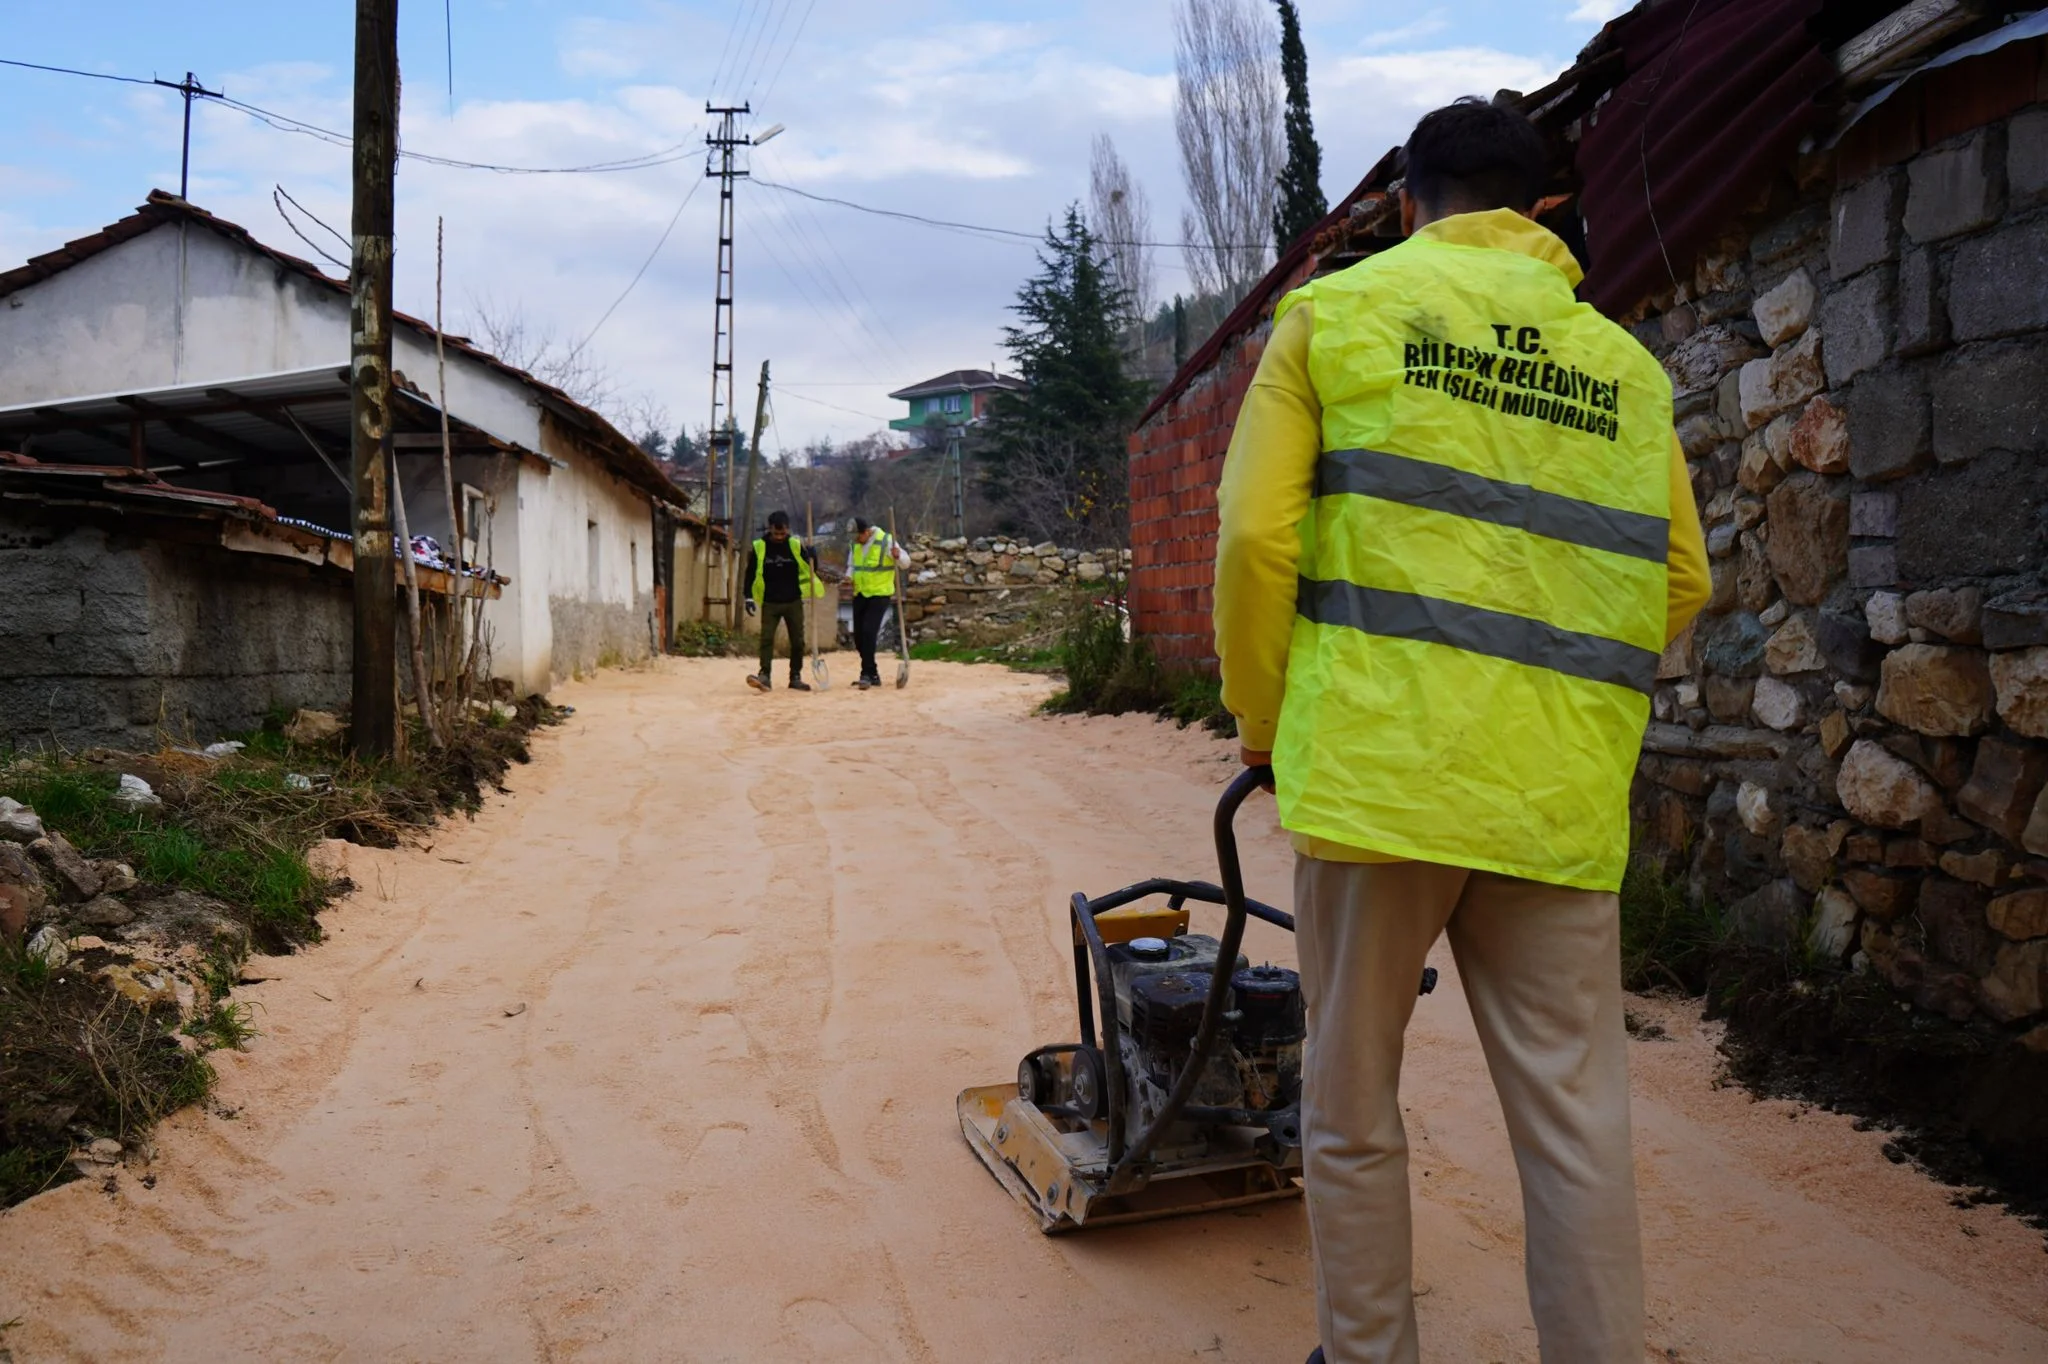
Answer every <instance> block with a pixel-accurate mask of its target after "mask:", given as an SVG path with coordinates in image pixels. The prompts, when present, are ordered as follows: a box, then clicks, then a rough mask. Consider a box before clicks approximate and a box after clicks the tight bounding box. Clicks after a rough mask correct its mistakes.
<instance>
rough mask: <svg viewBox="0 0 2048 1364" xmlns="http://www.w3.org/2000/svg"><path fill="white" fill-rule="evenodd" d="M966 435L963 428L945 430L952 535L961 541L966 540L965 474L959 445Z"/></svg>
mask: <svg viewBox="0 0 2048 1364" xmlns="http://www.w3.org/2000/svg"><path fill="white" fill-rule="evenodd" d="M966 435H967V428H966V427H964V426H949V427H947V428H946V445H947V447H948V448H947V450H946V455H947V457H948V458H949V459H951V460H952V461H953V534H955V535H957V536H959V537H960V538H961V539H962V540H965V539H966V538H967V474H966V471H965V470H964V469H963V468H962V464H961V450H960V447H961V444H962V441H963V438H964V437H965V436H966Z"/></svg>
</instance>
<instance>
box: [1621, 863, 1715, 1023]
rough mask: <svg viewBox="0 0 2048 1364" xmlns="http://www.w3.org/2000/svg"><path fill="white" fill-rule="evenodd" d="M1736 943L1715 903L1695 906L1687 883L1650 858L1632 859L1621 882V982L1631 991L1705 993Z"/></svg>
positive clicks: (1700, 902) (1699, 902)
mask: <svg viewBox="0 0 2048 1364" xmlns="http://www.w3.org/2000/svg"><path fill="white" fill-rule="evenodd" d="M1731 938H1732V931H1731V929H1730V926H1729V924H1728V921H1727V916H1726V915H1724V914H1723V913H1722V912H1721V909H1720V907H1719V906H1717V905H1716V904H1714V902H1713V901H1712V900H1708V899H1701V900H1698V901H1695V900H1694V899H1693V897H1692V896H1691V895H1690V894H1689V893H1688V891H1687V888H1686V885H1685V882H1684V881H1683V880H1682V879H1680V878H1677V877H1673V876H1667V875H1666V874H1665V873H1664V871H1663V870H1662V869H1661V868H1660V867H1658V865H1657V864H1656V863H1655V862H1654V861H1652V860H1650V859H1648V858H1645V857H1635V858H1631V859H1630V861H1629V865H1628V870H1627V872H1626V873H1624V875H1623V877H1622V882H1621V982H1622V985H1623V986H1624V987H1626V988H1627V989H1630V990H1652V989H1660V988H1661V989H1678V990H1681V991H1683V992H1684V993H1686V994H1692V995H1696V994H1700V993H1702V992H1703V991H1705V990H1706V988H1707V984H1708V979H1709V976H1710V973H1711V972H1712V970H1713V968H1714V966H1715V964H1716V960H1717V958H1718V957H1719V955H1720V953H1721V952H1722V950H1723V949H1724V948H1726V947H1727V945H1728V943H1729V942H1730V940H1731Z"/></svg>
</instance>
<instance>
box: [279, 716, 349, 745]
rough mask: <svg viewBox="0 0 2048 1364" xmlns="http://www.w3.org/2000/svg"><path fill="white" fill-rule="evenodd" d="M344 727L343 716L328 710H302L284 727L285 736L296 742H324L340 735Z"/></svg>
mask: <svg viewBox="0 0 2048 1364" xmlns="http://www.w3.org/2000/svg"><path fill="white" fill-rule="evenodd" d="M343 728H344V726H343V725H342V723H341V718H340V717H339V716H337V715H334V714H332V713H330V712H328V711H324V710H301V711H299V712H298V713H297V714H296V715H294V716H292V719H291V723H290V724H288V725H286V726H285V727H284V737H285V738H287V739H290V740H291V741H292V742H293V743H295V744H324V743H326V742H327V741H328V740H329V739H333V738H336V737H338V736H339V735H340V734H341V732H342V729H343Z"/></svg>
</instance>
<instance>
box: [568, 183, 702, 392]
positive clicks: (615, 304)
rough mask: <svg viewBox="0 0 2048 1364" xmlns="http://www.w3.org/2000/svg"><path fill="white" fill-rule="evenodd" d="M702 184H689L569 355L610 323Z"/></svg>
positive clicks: (576, 352) (577, 350)
mask: <svg viewBox="0 0 2048 1364" xmlns="http://www.w3.org/2000/svg"><path fill="white" fill-rule="evenodd" d="M703 184H704V180H703V179H702V178H699V179H695V180H692V181H691V182H690V189H689V192H688V193H686V194H685V195H683V201H682V202H681V203H680V204H677V205H676V211H675V213H674V214H672V215H671V216H670V218H669V220H668V226H667V227H664V228H663V229H662V230H661V239H660V240H659V241H657V242H655V243H654V249H653V250H652V251H649V252H648V253H647V259H646V260H644V261H641V262H640V268H639V269H638V270H635V271H634V272H633V278H632V279H631V280H629V281H627V283H626V287H625V288H624V289H622V290H620V291H619V296H618V297H617V298H615V299H613V300H612V306H611V307H609V308H606V309H605V310H604V316H602V317H600V318H598V319H597V322H596V324H595V325H593V326H592V327H591V329H590V331H589V333H588V334H587V335H586V336H584V338H583V339H582V340H581V341H578V342H577V343H576V349H575V350H574V351H572V352H570V354H572V355H574V354H578V353H580V352H581V351H582V350H583V348H584V347H585V346H587V345H589V344H590V342H591V338H593V337H595V336H596V335H597V333H598V331H599V330H600V329H601V328H603V326H604V324H605V323H607V322H609V321H611V317H612V314H613V313H615V312H617V311H618V310H619V305H620V304H621V303H624V302H625V301H626V295H627V294H630V293H632V292H633V290H634V288H635V287H636V286H637V285H638V284H639V283H640V278H641V276H643V275H645V274H646V273H647V267H649V266H650V265H653V264H654V258H655V257H656V256H658V255H660V254H661V248H662V247H664V246H667V245H668V238H669V234H670V233H672V232H674V231H675V230H676V224H677V223H679V222H681V221H682V218H683V210H684V209H686V208H688V207H689V206H690V200H692V199H694V198H696V197H697V191H698V190H699V189H700V188H702V187H703Z"/></svg>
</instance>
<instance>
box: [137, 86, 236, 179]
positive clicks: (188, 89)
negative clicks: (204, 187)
mask: <svg viewBox="0 0 2048 1364" xmlns="http://www.w3.org/2000/svg"><path fill="white" fill-rule="evenodd" d="M151 84H154V85H161V86H162V87H164V89H166V90H176V91H177V92H178V93H179V94H181V95H183V96H184V97H185V143H184V150H183V151H182V152H180V153H179V155H178V197H179V198H180V199H183V200H186V201H187V202H188V203H189V202H190V201H191V198H192V196H191V194H190V193H188V191H189V190H190V188H191V183H192V101H193V99H194V98H195V97H197V96H199V95H205V96H208V97H209V98H212V99H223V98H225V92H223V91H220V90H209V89H207V88H206V87H205V86H203V85H201V84H200V83H199V82H198V81H195V80H193V79H192V73H191V72H190V71H187V72H186V73H185V79H184V80H182V81H167V80H165V79H163V78H162V77H161V76H159V77H157V78H156V79H155V80H154V81H152V82H151Z"/></svg>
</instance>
